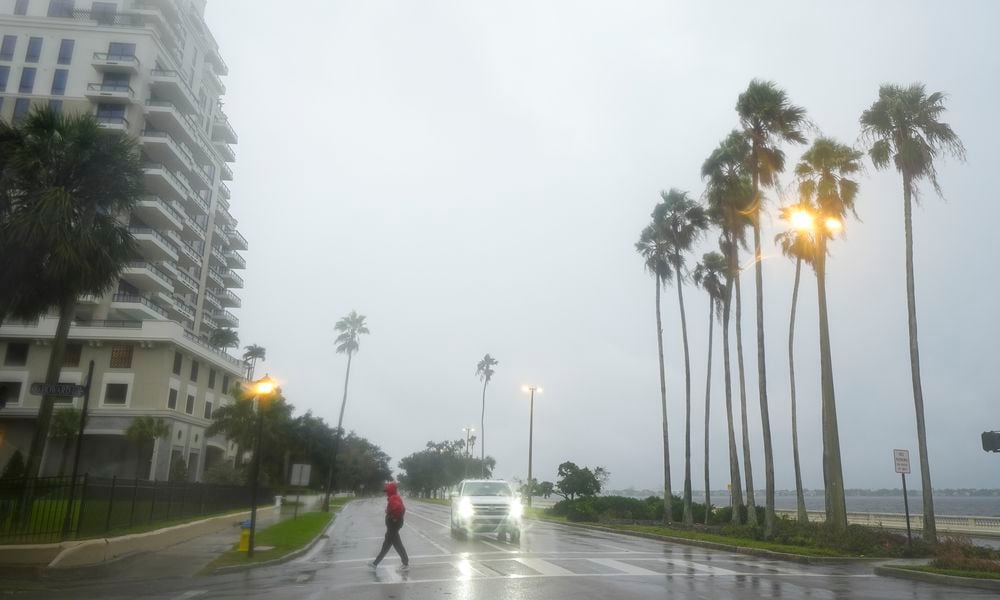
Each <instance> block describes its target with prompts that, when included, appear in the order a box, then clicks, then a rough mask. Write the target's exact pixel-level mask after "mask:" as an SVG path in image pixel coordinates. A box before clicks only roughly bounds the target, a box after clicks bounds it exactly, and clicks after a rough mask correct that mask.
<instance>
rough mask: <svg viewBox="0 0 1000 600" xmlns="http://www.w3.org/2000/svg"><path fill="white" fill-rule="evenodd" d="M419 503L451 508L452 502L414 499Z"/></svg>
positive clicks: (435, 499)
mask: <svg viewBox="0 0 1000 600" xmlns="http://www.w3.org/2000/svg"><path fill="white" fill-rule="evenodd" d="M413 499H414V500H416V501H417V502H424V503H426V504H437V505H439V506H451V500H449V499H447V498H413Z"/></svg>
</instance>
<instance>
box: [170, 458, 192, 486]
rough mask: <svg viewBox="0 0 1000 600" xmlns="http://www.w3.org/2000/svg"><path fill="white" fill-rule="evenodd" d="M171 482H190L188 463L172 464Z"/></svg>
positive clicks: (176, 461)
mask: <svg viewBox="0 0 1000 600" xmlns="http://www.w3.org/2000/svg"><path fill="white" fill-rule="evenodd" d="M168 480H169V481H187V480H188V467H187V463H186V462H184V461H183V460H175V461H173V462H172V463H170V476H169V478H168Z"/></svg>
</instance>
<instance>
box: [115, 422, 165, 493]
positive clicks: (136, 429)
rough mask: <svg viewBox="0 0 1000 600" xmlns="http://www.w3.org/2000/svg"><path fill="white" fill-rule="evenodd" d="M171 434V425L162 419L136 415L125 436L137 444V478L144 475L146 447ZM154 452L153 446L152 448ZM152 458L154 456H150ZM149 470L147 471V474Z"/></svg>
mask: <svg viewBox="0 0 1000 600" xmlns="http://www.w3.org/2000/svg"><path fill="white" fill-rule="evenodd" d="M169 436H170V426H169V425H167V424H166V422H164V421H163V420H162V419H154V418H153V417H136V418H135V419H134V420H133V421H132V423H131V424H130V425H129V426H128V429H126V430H125V438H126V439H128V441H130V442H132V443H133V444H135V446H136V450H137V453H136V456H135V478H136V479H139V476H140V475H142V466H143V463H144V461H145V458H144V457H145V456H146V453H145V449H146V446H147V445H150V444H152V443H153V442H155V441H156V440H158V439H162V438H166V437H169ZM150 452H152V448H150ZM150 460H152V458H150ZM148 473H149V471H147V474H148Z"/></svg>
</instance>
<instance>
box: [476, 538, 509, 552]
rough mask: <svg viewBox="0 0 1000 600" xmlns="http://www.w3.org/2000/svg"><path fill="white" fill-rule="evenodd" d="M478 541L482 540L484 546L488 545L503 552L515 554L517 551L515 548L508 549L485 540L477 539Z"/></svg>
mask: <svg viewBox="0 0 1000 600" xmlns="http://www.w3.org/2000/svg"><path fill="white" fill-rule="evenodd" d="M478 541H479V542H482V543H483V544H484V545H486V546H489V547H490V548H493V549H494V550H499V551H500V552H503V553H504V554H517V552H518V551H517V550H508V549H507V548H503V547H501V546H497V545H496V544H493V543H490V542H487V541H486V540H478Z"/></svg>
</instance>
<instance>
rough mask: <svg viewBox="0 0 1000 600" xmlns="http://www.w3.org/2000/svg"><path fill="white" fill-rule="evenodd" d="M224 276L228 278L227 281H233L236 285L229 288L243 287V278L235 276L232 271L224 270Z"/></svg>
mask: <svg viewBox="0 0 1000 600" xmlns="http://www.w3.org/2000/svg"><path fill="white" fill-rule="evenodd" d="M225 276H226V277H228V278H229V279H231V280H233V281H234V282H235V283H236V285H231V286H229V287H239V288H242V287H243V285H244V284H243V278H242V277H240V276H239V275H237V274H236V272H235V271H233V270H232V269H226V271H225Z"/></svg>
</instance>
